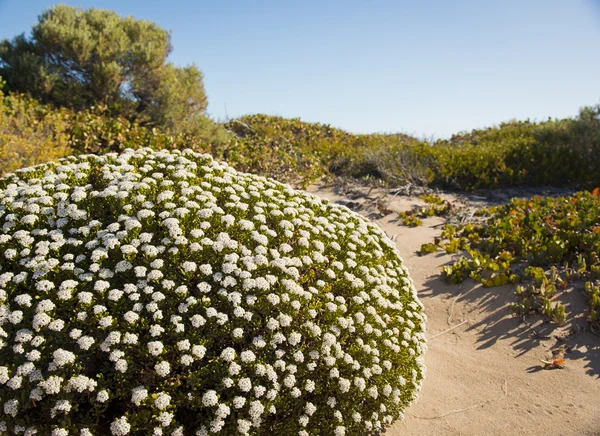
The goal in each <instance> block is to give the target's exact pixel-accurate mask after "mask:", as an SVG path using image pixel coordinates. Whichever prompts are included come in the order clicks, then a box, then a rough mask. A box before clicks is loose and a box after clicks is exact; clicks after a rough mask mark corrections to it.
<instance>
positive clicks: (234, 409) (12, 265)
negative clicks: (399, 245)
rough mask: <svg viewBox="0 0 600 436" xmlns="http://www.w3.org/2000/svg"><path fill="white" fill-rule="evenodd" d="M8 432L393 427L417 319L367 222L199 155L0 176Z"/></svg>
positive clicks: (383, 242)
mask: <svg viewBox="0 0 600 436" xmlns="http://www.w3.org/2000/svg"><path fill="white" fill-rule="evenodd" d="M0 217H1V219H0V224H2V232H1V234H0V257H1V259H0V266H1V270H0V301H1V306H0V337H1V338H0V339H1V342H0V421H1V423H0V425H1V428H2V430H3V431H4V432H7V433H8V434H24V435H33V434H38V435H52V436H62V435H82V436H85V435H104V434H112V435H127V434H138V435H207V434H213V433H220V434H228V435H229V434H269V435H293V434H299V435H329V434H333V435H344V434H346V435H350V434H360V435H364V434H369V433H372V432H375V431H376V430H377V429H380V428H384V427H385V426H386V425H388V424H390V423H391V422H392V421H394V420H395V419H397V418H399V417H401V416H402V410H403V409H404V408H406V406H407V405H408V404H409V403H410V401H411V400H412V399H414V398H415V395H416V392H417V391H418V389H419V387H420V384H421V380H422V377H423V372H424V367H423V361H422V357H421V354H422V352H423V351H424V348H425V335H424V329H425V318H424V315H423V313H422V306H421V303H420V302H419V300H418V298H417V296H416V292H415V289H414V286H413V284H412V281H411V279H410V278H409V275H408V272H407V270H406V268H405V267H404V266H403V264H402V261H401V259H400V257H399V256H398V253H397V251H396V248H395V246H394V244H393V242H391V241H390V240H389V238H387V237H386V236H385V235H384V234H383V232H382V231H381V230H380V229H379V228H378V227H377V226H376V225H375V224H372V223H369V222H368V221H367V220H365V219H364V218H362V217H360V216H359V215H357V214H355V213H353V212H351V211H349V210H348V209H347V208H344V207H340V206H336V205H333V204H329V203H328V202H327V201H326V200H321V199H319V198H317V197H315V196H312V195H310V194H306V193H302V192H298V191H295V190H293V189H291V188H290V187H288V186H286V185H283V184H280V183H277V182H275V181H272V180H269V179H266V178H263V177H258V176H254V175H249V174H242V173H238V172H236V171H235V170H233V169H232V168H230V167H228V166H227V165H224V164H220V163H217V162H214V161H212V159H211V158H210V157H209V156H205V155H200V154H197V153H194V152H192V151H190V150H186V151H183V152H180V151H161V152H154V151H151V150H149V149H139V150H136V151H133V150H127V151H126V152H124V153H123V154H121V155H117V154H108V155H105V156H100V157H99V156H91V155H89V156H80V157H69V158H65V159H62V160H61V161H60V162H59V163H49V164H44V165H38V166H36V167H32V168H28V169H24V170H19V171H17V172H16V173H13V174H9V175H7V176H6V177H5V178H4V179H1V180H0Z"/></svg>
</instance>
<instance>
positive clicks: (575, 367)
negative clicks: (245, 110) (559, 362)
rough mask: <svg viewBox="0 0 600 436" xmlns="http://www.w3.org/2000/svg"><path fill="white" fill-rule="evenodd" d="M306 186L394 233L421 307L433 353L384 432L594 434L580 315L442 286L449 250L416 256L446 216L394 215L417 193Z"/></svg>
mask: <svg viewBox="0 0 600 436" xmlns="http://www.w3.org/2000/svg"><path fill="white" fill-rule="evenodd" d="M308 191H309V192H311V193H313V194H316V195H319V196H321V197H323V198H327V199H329V200H330V201H332V202H336V203H340V204H344V205H347V206H348V207H350V208H353V209H355V210H357V211H358V212H359V213H361V214H363V215H364V216H367V217H368V218H370V219H371V220H373V221H375V222H376V223H378V224H379V225H380V226H381V227H382V228H383V230H384V231H385V232H386V233H387V234H388V235H389V236H390V237H395V241H396V245H397V247H398V249H399V251H400V253H401V255H402V257H403V259H404V262H405V264H406V266H407V267H408V269H409V271H410V273H411V277H412V279H413V281H414V283H415V286H416V288H417V290H418V292H419V297H420V298H421V301H422V302H423V304H424V305H425V313H426V315H427V318H428V323H427V337H428V347H429V349H428V351H427V353H426V354H425V362H426V365H427V374H426V377H425V381H424V384H423V389H422V391H421V393H420V395H419V399H418V400H417V401H416V402H415V403H414V404H413V405H412V406H411V407H410V408H409V409H408V410H406V414H405V420H404V421H403V422H398V423H396V424H395V425H393V426H392V427H391V428H390V429H389V430H388V431H387V432H386V433H385V434H386V435H389V436H399V435H505V434H506V435H512V434H515V435H516V434H526V435H546V434H551V435H598V434H600V338H599V337H597V336H594V335H592V334H591V333H589V332H586V331H584V330H583V329H582V328H581V327H582V325H576V324H577V323H579V321H580V320H579V319H578V320H576V321H575V322H574V323H572V324H571V325H568V326H567V327H565V328H562V329H556V328H555V327H554V326H552V325H550V324H545V323H543V321H542V320H541V319H539V318H537V317H534V316H531V317H528V318H527V322H522V321H521V320H520V319H519V318H516V317H513V316H512V312H511V310H510V307H509V306H510V303H511V302H513V301H515V299H514V296H513V292H514V288H513V287H512V286H501V287H495V288H483V287H481V286H480V285H478V284H476V283H475V282H473V281H467V282H465V283H463V284H462V285H449V284H446V283H444V282H443V281H442V280H441V278H440V274H439V273H440V267H441V266H443V265H445V264H447V263H448V262H449V261H450V260H451V256H450V255H447V254H445V253H437V254H430V255H426V256H419V255H417V253H416V252H417V250H418V249H419V248H420V247H421V245H422V244H423V243H426V242H432V241H433V239H434V237H436V236H439V235H440V232H441V225H442V224H443V220H442V219H441V218H437V217H433V218H428V219H425V220H424V221H423V225H422V226H420V227H414V228H409V227H405V226H402V225H401V224H400V222H399V220H398V219H397V212H398V211H403V210H404V211H405V210H410V209H411V208H412V207H414V206H416V205H424V202H423V201H422V200H421V199H420V198H418V197H417V196H402V195H396V196H394V195H390V194H389V193H386V192H384V191H382V190H368V189H363V190H359V191H360V192H359V193H362V195H358V194H359V193H355V195H354V194H350V195H349V194H348V192H345V193H339V192H336V191H335V190H334V189H332V188H329V187H324V186H320V185H313V186H311V187H309V188H308ZM367 193H368V196H365V194H367ZM441 197H442V198H444V199H447V200H449V201H454V202H458V203H460V202H462V203H460V204H462V206H464V207H465V211H466V212H465V216H468V211H469V210H472V209H473V208H475V207H480V206H482V205H485V202H484V201H483V200H481V201H478V200H476V201H473V200H471V201H466V200H465V198H464V197H458V196H455V195H452V194H443V195H441ZM573 304H577V303H576V302H573ZM559 349H562V350H564V358H565V367H564V369H554V370H544V369H543V365H542V364H541V362H540V360H541V359H547V358H548V357H549V356H551V355H552V351H553V350H559ZM561 356H562V355H561Z"/></svg>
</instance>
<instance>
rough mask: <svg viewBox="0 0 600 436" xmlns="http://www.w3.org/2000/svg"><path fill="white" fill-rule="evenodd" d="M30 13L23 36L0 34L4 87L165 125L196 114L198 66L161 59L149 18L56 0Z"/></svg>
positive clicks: (166, 43) (200, 109) (163, 50)
mask: <svg viewBox="0 0 600 436" xmlns="http://www.w3.org/2000/svg"><path fill="white" fill-rule="evenodd" d="M38 19H39V21H38V23H37V24H36V25H34V26H33V28H32V32H31V36H30V37H29V38H28V37H26V36H25V34H21V35H19V36H17V37H15V38H13V39H12V40H6V39H5V40H3V41H0V76H1V77H3V78H4V80H5V81H6V85H5V91H16V92H26V93H29V94H31V95H32V96H33V97H34V98H36V99H38V100H40V101H42V102H45V103H52V104H54V105H56V106H65V107H69V108H73V109H76V110H81V109H86V108H89V107H92V106H95V105H98V104H103V105H106V106H107V107H109V108H110V109H111V110H112V111H114V112H115V113H116V114H118V115H122V116H126V117H127V118H129V119H132V120H137V121H139V122H141V123H143V124H148V125H157V126H162V127H166V128H180V127H181V126H188V127H189V126H192V125H193V124H194V123H195V122H197V121H198V120H201V119H203V118H204V117H203V115H204V113H205V111H206V106H207V100H206V94H205V92H204V85H203V82H202V79H203V76H202V73H201V72H200V71H199V70H198V68H197V67H196V66H195V65H190V66H187V67H183V68H180V67H176V66H175V65H173V64H172V63H170V62H167V57H168V55H169V53H170V52H171V50H172V46H171V35H170V33H169V32H167V31H166V30H164V29H162V28H160V27H159V26H157V25H156V24H155V23H152V22H149V21H145V20H136V19H134V18H133V17H131V16H129V17H125V18H124V17H121V16H120V15H118V14H117V13H115V12H113V11H108V10H103V9H94V8H92V9H87V10H82V9H81V8H73V7H70V6H66V5H63V4H61V5H58V6H54V7H52V8H50V9H48V10H46V11H45V12H43V13H42V14H41V15H40V16H39V17H38Z"/></svg>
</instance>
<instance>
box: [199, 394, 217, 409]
mask: <svg viewBox="0 0 600 436" xmlns="http://www.w3.org/2000/svg"><path fill="white" fill-rule="evenodd" d="M218 402H219V397H218V396H217V392H216V391H213V390H208V391H206V392H205V393H204V394H203V395H202V404H203V405H204V406H206V407H211V406H216V405H217V403H218Z"/></svg>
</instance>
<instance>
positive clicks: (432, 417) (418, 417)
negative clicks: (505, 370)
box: [412, 379, 508, 419]
mask: <svg viewBox="0 0 600 436" xmlns="http://www.w3.org/2000/svg"><path fill="white" fill-rule="evenodd" d="M502 392H503V393H502V396H500V397H498V398H492V399H490V400H487V401H482V402H481V403H477V404H473V405H472V406H469V407H465V408H464V409H454V410H450V411H448V412H446V413H444V414H442V415H438V416H415V415H412V417H413V418H417V419H440V418H444V417H446V416H448V415H454V414H455V413H461V412H466V411H467V410H471V409H476V408H477V407H483V406H485V405H486V404H490V403H495V402H496V401H501V400H504V399H505V398H506V397H507V396H508V384H507V382H506V379H504V381H503V383H502Z"/></svg>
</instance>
